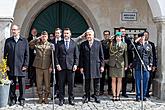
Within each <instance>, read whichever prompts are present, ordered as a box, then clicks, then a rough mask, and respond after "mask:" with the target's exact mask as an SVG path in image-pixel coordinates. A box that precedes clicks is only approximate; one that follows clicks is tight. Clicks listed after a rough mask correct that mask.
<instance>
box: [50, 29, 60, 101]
mask: <svg viewBox="0 0 165 110" xmlns="http://www.w3.org/2000/svg"><path fill="white" fill-rule="evenodd" d="M61 35H62V30H61V29H60V28H56V29H55V33H54V38H53V39H52V40H51V43H53V44H54V47H55V48H56V45H57V42H59V41H61V40H62V38H61ZM54 55H55V54H54ZM54 58H55V57H54ZM55 78H56V84H55V87H54V95H55V98H57V97H59V94H58V93H59V80H58V71H57V69H56V74H55ZM51 81H52V82H53V74H52V77H51ZM51 99H53V96H52V98H51Z"/></svg>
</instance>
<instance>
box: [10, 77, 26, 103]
mask: <svg viewBox="0 0 165 110" xmlns="http://www.w3.org/2000/svg"><path fill="white" fill-rule="evenodd" d="M9 80H11V85H10V92H9V97H10V100H17V96H16V94H15V91H16V84H17V80H18V83H19V98H18V100H19V101H20V100H25V99H24V93H25V77H24V76H9Z"/></svg>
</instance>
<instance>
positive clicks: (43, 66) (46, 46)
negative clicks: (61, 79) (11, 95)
mask: <svg viewBox="0 0 165 110" xmlns="http://www.w3.org/2000/svg"><path fill="white" fill-rule="evenodd" d="M51 46H52V44H51V43H49V42H48V33H47V32H46V31H43V32H42V33H41V36H40V37H38V38H37V39H35V40H32V41H31V42H30V47H31V48H34V49H35V50H36V57H35V59H34V62H33V66H34V67H35V68H36V81H37V92H38V96H39V101H38V103H39V104H41V103H42V102H44V103H45V104H47V103H49V102H48V97H49V94H50V72H51V62H52V61H51V55H52V54H51V50H52V47H51ZM43 82H44V85H45V90H44V91H43V86H42V84H43Z"/></svg>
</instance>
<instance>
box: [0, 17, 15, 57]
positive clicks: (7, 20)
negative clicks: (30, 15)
mask: <svg viewBox="0 0 165 110" xmlns="http://www.w3.org/2000/svg"><path fill="white" fill-rule="evenodd" d="M12 22H13V17H0V44H1V45H0V51H1V53H0V59H1V58H2V56H3V50H4V49H3V48H4V43H5V40H6V38H8V37H10V26H11V23H12Z"/></svg>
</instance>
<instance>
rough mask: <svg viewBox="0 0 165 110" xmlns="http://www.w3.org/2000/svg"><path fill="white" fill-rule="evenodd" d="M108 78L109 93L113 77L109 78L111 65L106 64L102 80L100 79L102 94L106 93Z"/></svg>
mask: <svg viewBox="0 0 165 110" xmlns="http://www.w3.org/2000/svg"><path fill="white" fill-rule="evenodd" d="M106 75H107V77H108V91H111V77H109V65H107V64H105V66H104V72H103V73H102V78H100V92H104V85H105V77H106Z"/></svg>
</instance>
